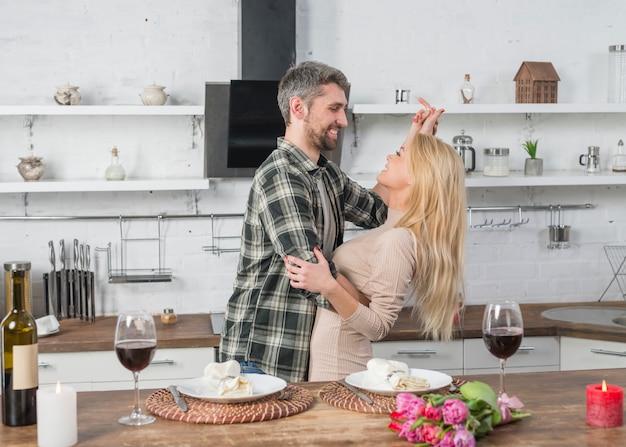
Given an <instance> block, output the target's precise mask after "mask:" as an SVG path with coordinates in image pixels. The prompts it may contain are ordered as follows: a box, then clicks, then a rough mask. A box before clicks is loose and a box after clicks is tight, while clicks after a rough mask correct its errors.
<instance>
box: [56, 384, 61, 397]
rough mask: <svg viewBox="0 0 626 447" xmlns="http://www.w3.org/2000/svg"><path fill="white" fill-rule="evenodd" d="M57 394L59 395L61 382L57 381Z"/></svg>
mask: <svg viewBox="0 0 626 447" xmlns="http://www.w3.org/2000/svg"><path fill="white" fill-rule="evenodd" d="M57 394H61V382H60V381H57Z"/></svg>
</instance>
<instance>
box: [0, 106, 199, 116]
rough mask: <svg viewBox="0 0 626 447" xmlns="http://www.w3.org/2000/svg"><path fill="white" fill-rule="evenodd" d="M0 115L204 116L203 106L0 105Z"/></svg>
mask: <svg viewBox="0 0 626 447" xmlns="http://www.w3.org/2000/svg"><path fill="white" fill-rule="evenodd" d="M0 115H85V116H90V115H150V116H154V115H166V116H172V115H204V106H143V105H110V106H98V105H94V106H90V105H84V106H81V105H77V106H59V105H32V106H25V105H15V106H3V105H0Z"/></svg>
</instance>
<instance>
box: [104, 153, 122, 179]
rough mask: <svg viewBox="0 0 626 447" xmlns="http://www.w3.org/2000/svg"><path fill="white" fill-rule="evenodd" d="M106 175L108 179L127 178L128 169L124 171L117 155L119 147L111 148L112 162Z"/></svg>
mask: <svg viewBox="0 0 626 447" xmlns="http://www.w3.org/2000/svg"><path fill="white" fill-rule="evenodd" d="M104 176H105V177H106V179H107V180H124V179H125V178H126V171H124V168H123V167H122V165H121V164H120V160H119V158H118V156H117V147H114V148H113V149H111V164H110V165H109V167H108V168H107V169H106V171H105V172H104Z"/></svg>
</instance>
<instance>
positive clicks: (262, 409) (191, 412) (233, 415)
mask: <svg viewBox="0 0 626 447" xmlns="http://www.w3.org/2000/svg"><path fill="white" fill-rule="evenodd" d="M185 401H186V402H187V412H185V413H183V412H182V411H180V409H179V408H178V406H177V405H176V402H175V401H174V397H173V396H172V394H171V393H170V392H169V391H168V390H166V389H162V390H158V391H156V392H154V393H152V394H151V395H150V396H149V397H148V399H147V400H146V408H147V409H148V411H149V412H150V413H153V414H155V415H157V416H160V417H162V418H165V419H170V420H173V421H182V422H190V423H193V424H240V423H244V422H259V421H269V420H270V419H279V418H284V417H287V416H292V415H294V414H298V413H301V412H303V411H304V410H306V409H307V408H309V407H310V406H311V403H313V395H312V394H311V393H310V392H309V391H307V390H305V389H304V388H301V387H299V386H295V385H287V387H286V388H285V389H284V390H282V391H281V392H278V393H275V394H272V395H270V396H265V397H263V398H261V399H259V400H255V401H252V402H242V403H231V404H220V403H214V402H207V401H204V400H200V399H196V398H193V397H188V396H185Z"/></svg>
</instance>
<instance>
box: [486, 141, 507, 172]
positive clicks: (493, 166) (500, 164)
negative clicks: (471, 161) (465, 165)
mask: <svg viewBox="0 0 626 447" xmlns="http://www.w3.org/2000/svg"><path fill="white" fill-rule="evenodd" d="M484 163H485V166H484V168H483V175H486V176H490V177H506V176H507V175H509V148H507V147H489V148H485V149H484Z"/></svg>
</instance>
